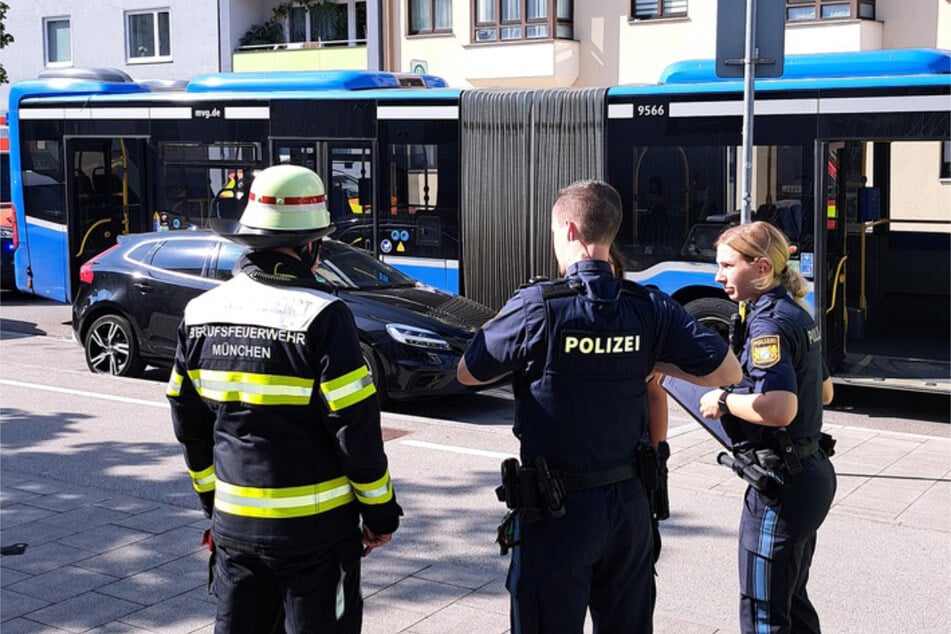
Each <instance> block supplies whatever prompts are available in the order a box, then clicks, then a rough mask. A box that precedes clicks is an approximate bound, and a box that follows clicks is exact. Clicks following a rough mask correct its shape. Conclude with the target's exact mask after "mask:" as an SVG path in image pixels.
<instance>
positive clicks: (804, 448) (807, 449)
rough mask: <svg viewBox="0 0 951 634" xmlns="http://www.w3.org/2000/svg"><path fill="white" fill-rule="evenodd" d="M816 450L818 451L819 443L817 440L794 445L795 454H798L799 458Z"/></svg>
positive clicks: (806, 456) (807, 455) (805, 456)
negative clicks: (806, 443)
mask: <svg viewBox="0 0 951 634" xmlns="http://www.w3.org/2000/svg"><path fill="white" fill-rule="evenodd" d="M817 451H819V443H817V442H814V443H809V444H808V445H796V455H797V456H799V458H800V459H802V458H808V457H809V456H811V455H812V454H814V453H816V452H817Z"/></svg>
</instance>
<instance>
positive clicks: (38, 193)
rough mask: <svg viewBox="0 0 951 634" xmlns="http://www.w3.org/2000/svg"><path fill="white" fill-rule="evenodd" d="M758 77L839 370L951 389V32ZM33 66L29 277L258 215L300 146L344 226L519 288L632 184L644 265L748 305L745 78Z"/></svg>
mask: <svg viewBox="0 0 951 634" xmlns="http://www.w3.org/2000/svg"><path fill="white" fill-rule="evenodd" d="M785 69H786V72H785V75H784V76H783V77H781V78H776V79H762V80H757V82H756V117H755V129H754V141H755V144H756V147H755V148H754V153H753V171H754V176H753V180H752V197H753V208H754V210H755V214H754V217H755V218H758V219H764V220H767V221H770V222H773V223H775V224H776V225H777V226H779V227H780V228H782V229H783V230H784V231H785V232H786V234H787V235H788V236H789V237H790V240H791V241H792V242H793V243H794V244H795V246H796V249H797V252H796V255H795V256H794V263H795V265H796V266H799V267H800V270H801V271H802V272H803V273H804V275H805V276H806V277H807V279H809V280H810V281H811V282H812V294H811V296H810V299H811V302H812V305H813V307H814V311H815V313H816V315H817V317H818V318H819V321H820V323H821V325H822V328H823V336H824V342H825V346H826V353H827V358H828V361H829V364H830V366H831V367H832V369H833V373H834V375H835V376H836V377H837V378H838V379H839V380H848V381H856V382H864V383H869V384H873V385H889V386H897V387H903V388H907V389H920V390H937V391H943V392H948V391H951V380H949V377H951V364H949V358H948V354H949V348H951V346H949V339H951V337H949V314H951V301H949V289H951V281H949V277H951V276H949V267H951V248H949V246H951V242H949V238H951V173H948V172H949V171H951V139H949V136H951V117H949V114H951V55H949V53H948V52H947V51H938V50H921V49H916V50H891V51H870V52H857V53H839V54H821V55H804V56H788V57H787V58H786V62H785ZM72 73H73V76H72V77H47V78H41V79H39V80H35V81H29V82H22V83H20V84H17V85H15V86H14V87H13V88H12V89H11V97H10V124H11V159H12V161H11V164H12V170H11V171H12V177H13V198H14V203H15V206H16V209H17V224H18V228H19V241H20V242H19V248H18V249H17V252H16V265H17V266H16V269H17V284H18V286H19V288H20V289H21V290H24V291H29V292H34V293H37V294H39V295H43V296H45V297H50V298H53V299H57V300H60V301H69V299H70V297H71V292H72V288H73V286H74V284H75V283H76V279H77V275H78V269H79V265H80V264H81V263H82V262H83V261H85V260H86V259H88V258H90V257H92V256H94V255H95V254H96V253H98V252H100V251H101V250H102V249H104V248H107V247H108V246H109V245H111V244H112V243H113V242H114V241H115V239H116V235H117V234H121V233H126V232H142V231H150V230H154V229H158V230H163V229H166V228H170V229H187V228H188V227H191V226H201V225H203V224H205V223H206V222H207V220H208V218H209V217H211V216H213V215H221V216H224V215H235V214H237V213H240V209H241V204H242V202H243V198H242V196H243V195H244V193H245V192H246V191H247V186H248V183H249V182H250V178H249V176H251V175H253V171H254V170H255V169H260V168H261V167H265V166H267V165H270V164H274V163H278V162H284V161H288V162H293V163H299V164H303V165H307V166H308V167H311V168H312V169H314V170H316V171H317V172H318V173H319V174H321V175H322V176H323V178H324V181H325V183H327V186H328V200H329V204H330V207H331V210H332V214H333V218H334V221H335V223H336V224H337V226H338V230H337V235H336V237H338V238H339V239H342V240H344V241H347V242H350V243H353V244H357V245H358V246H361V247H364V248H366V249H369V250H371V251H373V252H374V253H376V254H377V255H378V256H379V257H382V258H384V259H386V260H387V261H389V262H390V263H392V264H394V265H396V266H397V267H399V268H401V269H403V270H405V271H407V272H409V273H411V274H412V275H414V276H415V277H417V278H418V279H421V280H423V281H424V282H426V283H428V284H431V285H433V286H438V287H440V288H443V289H446V290H450V291H453V292H460V293H463V294H465V295H467V296H469V297H472V298H474V299H477V300H479V301H482V302H483V303H486V304H489V305H493V306H499V305H500V304H501V303H502V301H504V299H505V298H506V297H507V296H508V295H509V294H510V292H511V290H512V289H513V288H514V287H515V286H516V285H518V284H519V283H522V282H524V281H525V280H526V279H528V278H529V277H531V276H533V275H536V274H548V275H552V274H553V273H554V262H553V259H552V256H551V245H550V232H549V230H548V211H549V208H550V204H551V200H552V198H553V196H554V194H555V193H556V192H557V190H558V189H559V188H560V187H562V186H564V185H566V184H567V183H569V182H571V181H572V180H575V179H577V178H584V177H597V178H604V179H606V180H607V181H609V182H610V183H612V184H613V185H614V186H615V187H616V188H617V189H618V191H619V192H620V193H621V196H622V199H623V202H624V209H625V217H624V223H623V226H622V230H621V234H620V236H619V238H618V243H619V246H620V247H621V248H622V250H623V252H624V254H625V257H626V260H627V261H626V265H627V270H628V273H627V275H628V277H631V278H632V279H635V280H637V281H640V282H641V283H644V284H650V285H654V286H657V287H659V288H662V289H663V290H665V291H667V292H668V293H670V294H671V295H672V296H673V297H675V298H676V299H677V300H678V301H680V302H682V303H683V304H684V305H686V306H687V307H688V309H689V310H691V311H692V312H693V313H694V314H696V315H698V316H699V317H701V318H702V319H704V321H706V323H708V324H710V325H711V326H713V327H722V326H723V324H725V322H726V319H727V318H728V316H729V314H731V313H732V312H733V311H734V306H733V305H732V304H731V303H730V302H729V300H728V299H727V298H726V297H725V296H724V295H723V293H722V291H721V290H720V289H719V287H718V286H717V285H716V284H715V283H714V281H713V275H712V273H713V270H714V267H713V264H712V261H713V250H712V248H711V245H712V241H713V240H714V239H715V237H716V235H717V234H718V233H719V231H720V230H722V228H723V227H724V226H725V225H726V224H729V223H730V222H735V221H736V218H737V213H736V210H737V209H738V208H739V206H740V195H741V193H740V192H739V191H738V190H739V186H738V183H739V178H738V175H739V171H738V170H739V169H740V168H741V166H740V165H739V162H740V161H739V158H738V155H739V147H740V146H741V144H742V138H741V123H742V98H743V97H742V91H743V87H742V82H741V81H738V80H728V79H720V78H717V77H716V76H715V73H714V63H713V61H712V60H706V61H703V60H701V61H686V62H681V63H678V64H675V65H672V66H671V67H670V68H668V69H667V71H666V72H665V73H664V74H663V76H662V77H661V80H660V82H659V83H657V84H651V85H639V86H617V87H611V88H606V89H605V88H600V89H559V90H526V91H495V90H458V89H451V88H447V87H445V86H444V85H443V84H442V82H441V81H440V80H438V79H437V78H432V77H423V78H418V77H407V76H400V75H394V74H390V73H367V72H337V73H316V72H314V73H310V72H307V73H300V72H297V73H268V74H216V75H206V76H202V77H198V78H196V79H194V80H192V81H189V82H187V83H185V84H184V85H181V86H179V85H176V84H174V83H173V82H168V83H167V84H164V85H149V84H147V83H142V82H134V81H132V80H131V79H129V78H127V77H124V76H121V75H120V74H118V73H115V72H113V73H112V74H110V73H108V72H102V73H95V72H92V71H79V70H77V71H72Z"/></svg>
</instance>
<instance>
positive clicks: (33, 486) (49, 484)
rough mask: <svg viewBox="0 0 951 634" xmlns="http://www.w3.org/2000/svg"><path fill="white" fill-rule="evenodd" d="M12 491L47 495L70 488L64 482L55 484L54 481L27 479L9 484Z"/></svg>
mask: <svg viewBox="0 0 951 634" xmlns="http://www.w3.org/2000/svg"><path fill="white" fill-rule="evenodd" d="M10 486H11V487H13V488H14V489H20V490H22V491H29V492H31V493H39V494H40V495H49V494H51V493H56V492H58V491H63V490H65V489H68V488H70V486H69V485H68V484H66V483H65V482H57V481H56V480H38V479H36V478H29V479H26V480H23V481H22V482H15V483H12V484H10Z"/></svg>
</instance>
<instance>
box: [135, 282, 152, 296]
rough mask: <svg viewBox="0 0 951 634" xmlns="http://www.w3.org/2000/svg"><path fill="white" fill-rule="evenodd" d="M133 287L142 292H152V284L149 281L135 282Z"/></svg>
mask: <svg viewBox="0 0 951 634" xmlns="http://www.w3.org/2000/svg"><path fill="white" fill-rule="evenodd" d="M132 287H133V288H134V289H136V290H138V291H139V292H141V293H151V292H152V285H151V284H149V283H148V282H135V283H134V284H133V285H132Z"/></svg>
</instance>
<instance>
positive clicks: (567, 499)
mask: <svg viewBox="0 0 951 634" xmlns="http://www.w3.org/2000/svg"><path fill="white" fill-rule="evenodd" d="M620 223H621V199H620V196H619V195H618V193H617V191H615V190H614V188H612V187H611V186H610V185H608V184H607V183H604V182H601V181H579V182H577V183H574V184H573V185H570V186H569V187H567V188H565V189H563V190H562V191H561V192H559V194H558V197H557V198H556V199H555V203H554V206H553V208H552V224H551V230H552V243H553V245H554V248H555V258H556V259H557V261H558V265H559V267H560V270H561V273H562V274H565V275H566V276H567V277H566V278H565V279H562V280H558V281H555V282H541V283H538V284H535V285H531V286H528V287H526V288H523V289H520V290H519V291H518V292H516V294H515V295H514V296H513V297H512V298H511V299H509V301H508V303H507V304H506V305H505V306H504V307H503V308H502V310H501V312H500V313H499V314H498V315H496V316H495V318H494V319H492V320H491V321H489V322H488V323H487V324H486V325H484V326H483V327H482V329H481V330H480V331H479V332H478V333H476V335H475V337H474V338H473V339H472V341H471V342H470V344H469V346H468V348H467V349H466V352H465V355H464V356H463V358H462V359H461V360H460V362H459V366H458V368H457V377H458V379H459V381H460V382H461V383H463V384H466V385H478V384H482V383H490V382H494V381H497V380H499V379H501V378H502V377H503V376H504V375H506V374H507V373H509V372H512V373H513V374H514V393H515V401H516V418H515V428H514V432H515V435H516V436H517V437H518V439H519V442H520V453H521V462H522V464H521V467H519V466H518V464H517V461H515V459H510V460H507V461H506V462H505V463H503V467H502V473H503V485H502V487H500V489H501V491H497V494H498V495H499V497H500V498H501V499H504V500H505V502H506V505H507V506H509V508H511V509H513V512H512V513H510V514H509V515H507V516H506V520H503V524H502V526H501V527H500V529H499V543H500V545H502V547H503V552H504V551H506V550H507V549H508V548H512V549H513V552H512V559H511V564H510V567H509V575H508V579H507V582H506V587H507V588H508V590H509V593H510V594H511V597H512V606H511V628H512V631H513V632H523V633H526V634H527V633H530V632H534V633H538V632H565V633H578V634H580V633H581V632H582V631H583V629H584V621H585V613H586V612H587V611H588V608H589V607H590V610H591V618H592V621H593V623H594V628H595V631H598V632H602V633H612V632H618V633H621V632H625V633H627V632H650V631H651V628H652V616H653V603H654V587H653V582H652V579H653V576H652V568H653V560H654V552H653V548H654V538H653V535H652V527H651V522H652V510H651V509H650V506H649V505H650V502H649V498H650V497H651V496H652V494H653V493H654V492H655V491H656V486H657V484H656V483H657V482H658V479H659V477H660V476H659V473H658V470H659V465H658V460H657V457H656V452H655V451H654V450H652V449H651V446H650V430H649V424H648V410H647V408H648V405H647V402H648V396H647V392H648V389H649V388H648V384H647V378H648V376H650V374H651V372H653V371H654V370H656V371H659V372H663V373H664V374H672V375H674V376H678V377H682V378H687V379H690V380H692V381H694V382H697V383H699V384H701V385H709V386H714V385H722V384H724V383H728V382H730V381H735V380H738V379H739V377H740V367H739V363H738V362H737V360H736V358H735V357H734V356H733V354H732V353H731V352H730V351H729V350H728V349H727V346H726V344H725V342H724V341H723V340H722V339H721V338H720V337H719V336H718V335H716V334H715V333H713V332H711V331H709V330H706V329H705V328H703V326H701V325H700V324H699V323H697V322H696V321H695V320H694V319H693V318H692V317H690V315H688V314H687V312H686V311H685V310H684V309H683V308H682V307H681V306H679V305H678V304H676V303H675V302H674V301H673V300H672V299H671V298H670V297H668V296H667V295H664V294H663V293H661V292H659V291H654V290H650V289H647V288H644V287H642V286H639V285H637V284H634V283H629V282H625V281H623V280H619V279H617V278H616V277H615V275H614V272H613V270H612V266H611V261H610V245H611V243H612V242H613V241H614V238H615V235H616V234H617V231H618V227H619V226H620ZM657 413H660V412H657ZM660 431H661V430H659V429H658V432H660ZM659 435H660V434H658V437H657V438H656V440H657V441H659V440H661V438H660V437H659Z"/></svg>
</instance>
